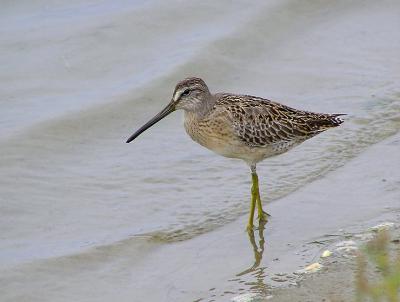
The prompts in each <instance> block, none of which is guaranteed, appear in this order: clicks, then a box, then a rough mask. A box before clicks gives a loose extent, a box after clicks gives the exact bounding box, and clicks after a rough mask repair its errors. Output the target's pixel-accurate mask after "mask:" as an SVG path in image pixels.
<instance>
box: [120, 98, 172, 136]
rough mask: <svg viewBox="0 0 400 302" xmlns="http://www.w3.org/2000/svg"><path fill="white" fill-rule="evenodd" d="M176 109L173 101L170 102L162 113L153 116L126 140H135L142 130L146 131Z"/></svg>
mask: <svg viewBox="0 0 400 302" xmlns="http://www.w3.org/2000/svg"><path fill="white" fill-rule="evenodd" d="M174 111H175V106H174V104H173V103H172V102H171V103H169V104H168V106H167V107H165V108H164V109H163V110H162V111H161V112H160V113H158V114H157V115H156V116H155V117H153V118H152V119H151V120H150V121H148V122H147V123H146V124H144V125H143V126H142V127H140V128H139V129H138V130H137V131H136V132H135V133H133V134H132V135H131V136H130V137H129V138H128V140H127V141H126V142H127V143H130V142H131V141H133V140H134V139H135V138H137V137H138V136H139V135H140V134H141V133H142V132H144V131H146V130H147V129H148V128H150V127H151V126H153V125H154V124H155V123H157V122H159V121H160V120H162V119H163V118H164V117H166V116H167V115H168V114H170V113H172V112H174Z"/></svg>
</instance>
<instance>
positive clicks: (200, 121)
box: [126, 77, 343, 230]
mask: <svg viewBox="0 0 400 302" xmlns="http://www.w3.org/2000/svg"><path fill="white" fill-rule="evenodd" d="M179 109H183V110H184V112H185V121H184V126H185V129H186V132H187V133H188V134H189V136H190V137H191V138H192V139H193V140H194V141H195V142H197V143H199V144H200V145H202V146H204V147H206V148H207V149H210V150H212V151H214V152H215V153H217V154H220V155H222V156H225V157H229V158H237V159H242V160H244V161H245V162H246V163H247V164H248V166H249V167H250V171H251V179H252V188H251V203H250V216H249V220H248V224H247V230H252V229H253V219H254V212H255V207H256V205H257V210H258V219H259V223H260V224H261V223H265V222H266V221H267V220H268V216H269V214H268V213H266V212H264V210H263V208H262V203H261V198H260V191H259V184H258V175H257V170H256V165H257V163H258V162H260V161H262V160H264V159H266V158H268V157H271V156H275V155H278V154H282V153H284V152H286V151H288V150H290V149H291V148H293V147H295V146H297V145H299V144H300V143H302V142H304V141H305V140H307V139H309V138H311V137H313V136H315V135H317V134H319V133H321V132H323V131H325V130H327V129H329V128H332V127H336V126H339V125H340V124H341V123H342V122H343V120H341V119H340V118H339V116H340V115H343V114H324V113H314V112H308V111H303V110H297V109H294V108H291V107H288V106H285V105H282V104H280V103H277V102H273V101H270V100H267V99H264V98H261V97H256V96H251V95H240V94H232V93H216V94H212V93H211V92H210V90H209V89H208V87H207V85H206V83H205V82H204V81H203V80H202V79H200V78H195V77H191V78H186V79H184V80H182V81H180V82H179V83H178V84H177V85H176V87H175V90H174V93H173V96H172V99H171V101H170V103H169V104H168V105H167V106H166V107H165V108H164V109H163V110H162V111H161V112H160V113H158V114H157V115H156V116H154V117H153V118H152V119H151V120H149V121H148V122H147V123H146V124H144V125H143V126H142V127H140V128H139V129H138V130H137V131H136V132H135V133H134V134H133V135H132V136H130V137H129V138H128V140H127V141H126V142H127V143H130V142H131V141H133V140H134V139H135V138H136V137H138V136H139V135H140V134H141V133H142V132H144V131H145V130H146V129H148V128H150V127H151V126H153V125H154V124H155V123H157V122H158V121H160V120H161V119H163V118H164V117H166V116H167V115H169V114H170V113H172V112H174V111H175V110H179Z"/></svg>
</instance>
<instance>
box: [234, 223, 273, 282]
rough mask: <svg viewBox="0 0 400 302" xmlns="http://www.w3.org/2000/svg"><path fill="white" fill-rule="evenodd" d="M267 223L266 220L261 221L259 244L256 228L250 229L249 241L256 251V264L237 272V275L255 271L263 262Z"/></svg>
mask: <svg viewBox="0 0 400 302" xmlns="http://www.w3.org/2000/svg"><path fill="white" fill-rule="evenodd" d="M265 224H266V222H260V225H259V227H258V230H257V231H258V237H259V241H258V245H257V243H256V238H255V235H254V230H251V231H248V235H249V241H250V244H251V246H252V248H253V252H254V264H253V265H252V266H251V267H249V268H248V269H246V270H244V271H243V272H241V273H239V274H237V275H236V276H238V277H239V276H243V275H246V274H248V273H251V272H254V271H255V270H256V269H257V268H258V267H259V266H260V263H261V260H262V257H263V253H264V245H265V239H264V229H265Z"/></svg>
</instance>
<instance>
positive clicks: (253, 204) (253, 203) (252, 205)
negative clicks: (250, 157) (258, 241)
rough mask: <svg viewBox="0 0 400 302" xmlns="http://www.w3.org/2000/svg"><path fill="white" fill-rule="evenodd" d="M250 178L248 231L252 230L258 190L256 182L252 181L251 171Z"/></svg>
mask: <svg viewBox="0 0 400 302" xmlns="http://www.w3.org/2000/svg"><path fill="white" fill-rule="evenodd" d="M256 177H257V174H256ZM251 178H252V180H253V185H252V187H251V203H250V216H249V222H248V224H247V230H248V231H252V230H253V219H254V211H255V209H256V202H257V192H258V182H255V181H254V175H253V173H252V174H251Z"/></svg>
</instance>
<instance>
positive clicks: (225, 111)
mask: <svg viewBox="0 0 400 302" xmlns="http://www.w3.org/2000/svg"><path fill="white" fill-rule="evenodd" d="M215 97H216V102H215V105H214V107H213V111H214V112H210V114H212V115H225V118H226V119H228V120H229V121H230V124H231V127H232V129H233V130H234V132H235V134H236V135H237V137H238V138H239V139H240V140H241V141H242V142H243V143H245V144H246V145H248V146H250V147H267V146H270V147H272V148H274V149H275V150H276V151H279V152H278V153H281V152H280V151H282V152H285V151H287V150H286V149H290V148H291V147H293V146H295V145H297V144H299V143H301V142H303V141H304V140H306V139H308V138H311V137H313V136H315V135H317V134H319V133H321V132H323V131H325V130H327V129H329V128H332V127H336V126H339V125H340V124H341V123H342V122H343V121H342V120H341V119H340V118H339V116H340V115H341V114H322V113H314V112H308V111H303V110H297V109H294V108H291V107H288V106H285V105H283V104H280V103H277V102H272V101H270V100H267V99H263V98H260V97H255V96H250V95H234V94H227V93H226V94H225V93H222V94H216V95H215Z"/></svg>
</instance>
